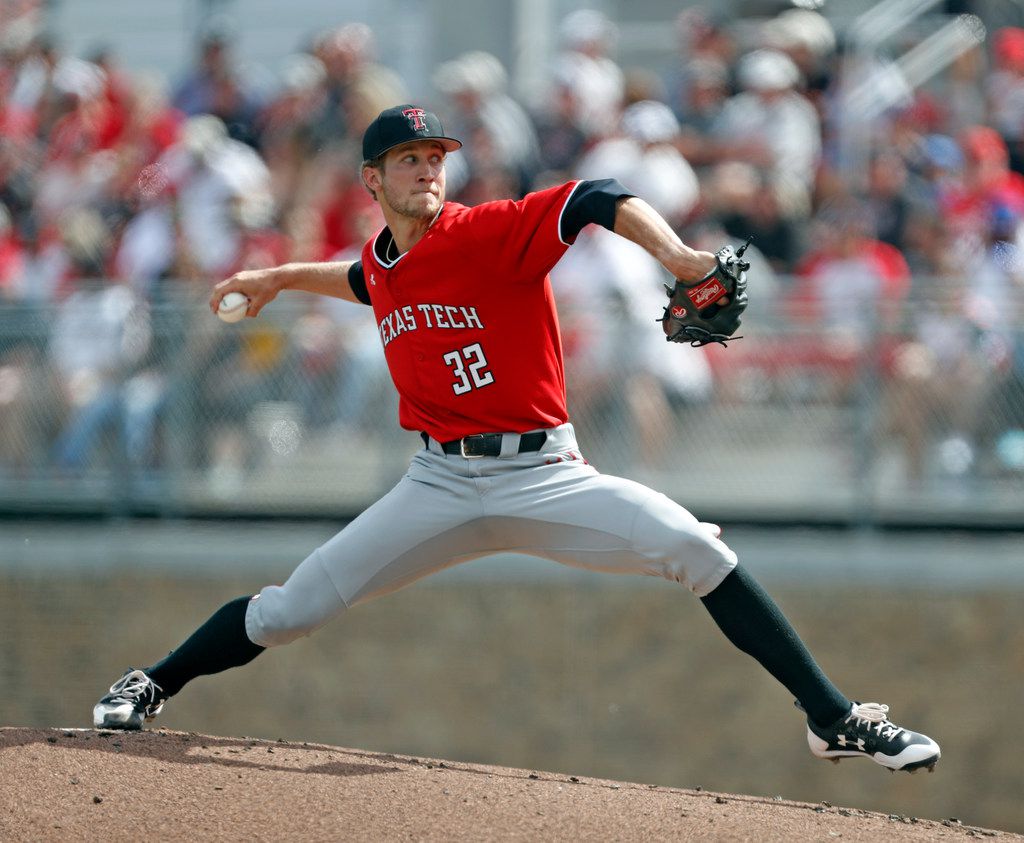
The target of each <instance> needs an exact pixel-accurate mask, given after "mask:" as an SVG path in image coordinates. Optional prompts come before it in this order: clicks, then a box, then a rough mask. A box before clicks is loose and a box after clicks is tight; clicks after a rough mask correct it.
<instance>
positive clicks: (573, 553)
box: [245, 424, 736, 647]
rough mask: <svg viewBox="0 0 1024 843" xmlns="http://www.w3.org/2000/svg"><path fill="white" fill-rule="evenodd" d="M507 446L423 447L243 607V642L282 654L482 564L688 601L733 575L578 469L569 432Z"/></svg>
mask: <svg viewBox="0 0 1024 843" xmlns="http://www.w3.org/2000/svg"><path fill="white" fill-rule="evenodd" d="M518 446H519V436H518V435H516V434H505V436H504V438H503V440H502V455H501V456H498V457H481V458H476V459H474V458H469V459H467V458H464V457H461V456H452V455H447V454H445V453H444V452H443V451H442V449H441V446H440V445H439V443H437V442H436V441H434V440H433V439H431V440H430V441H429V444H428V446H427V447H426V448H424V449H423V450H422V451H419V452H418V453H417V454H416V455H415V456H414V457H413V459H412V462H411V464H410V465H409V471H408V472H407V473H406V475H405V476H404V477H403V478H402V479H401V480H400V481H399V483H398V485H396V486H395V487H394V488H393V489H392V490H391V491H390V492H388V493H387V494H386V495H385V496H384V497H382V498H381V499H380V500H378V501H377V502H376V503H375V504H373V505H372V506H371V507H369V508H368V509H367V510H365V511H364V512H363V513H362V514H361V515H360V516H359V517H358V518H356V519H355V520H354V521H352V522H351V523H350V524H349V525H348V526H346V527H345V528H344V529H343V530H342V531H341V532H340V533H338V534H337V535H335V536H334V537H333V538H331V539H330V540H328V541H327V542H326V543H325V544H323V545H322V546H320V547H318V548H317V549H316V550H314V551H313V552H312V553H311V554H310V555H309V556H308V557H306V559H305V560H304V561H303V562H302V563H301V564H300V565H299V566H298V568H296V569H295V571H294V572H293V573H292V575H291V576H290V577H289V578H288V581H287V582H285V584H284V585H271V586H267V587H266V588H264V589H263V590H262V591H260V593H259V594H258V595H256V596H255V597H254V598H253V599H252V600H251V601H250V602H249V605H248V608H247V610H246V616H245V630H246V634H247V635H248V636H249V638H250V640H252V641H253V643H255V644H258V645H260V646H262V647H273V646H276V645H279V644H287V643H289V642H291V641H294V640H295V639H297V638H300V637H302V636H304V635H309V634H310V633H311V632H313V631H314V630H316V629H318V628H319V627H321V626H323V625H324V624H325V623H327V622H328V621H329V620H331V619H332V618H334V617H337V616H338V615H339V614H341V613H342V612H343V611H344V610H345V609H347V608H350V607H352V606H355V605H356V604H358V603H362V602H365V601H367V600H372V599H373V598H375V597H381V596H383V595H385V594H389V593H391V592H392V591H397V590H398V589H400V588H402V587H403V586H406V585H409V584H410V583H413V582H415V581H416V580H418V579H421V578H423V577H425V576H427V575H428V574H432V573H434V572H435V571H440V570H442V569H444V568H448V567H450V566H452V565H456V564H458V563H460V562H468V561H470V560H472V559H477V558H479V557H481V556H487V555H489V554H493V553H500V552H515V553H526V554H530V555H533V556H540V557H543V558H545V559H550V560H552V561H554V562H560V563H562V564H563V565H572V566H575V567H579V568H586V569H589V570H592V571H603V572H606V573H614V574H646V575H648V576H657V577H664V578H665V579H669V580H674V581H675V582H678V583H681V584H683V585H684V586H686V587H687V588H689V589H690V590H691V591H692V592H693V593H694V594H696V595H697V596H698V597H703V596H704V595H706V594H708V593H709V592H711V591H713V590H714V589H715V587H716V586H717V585H718V584H719V583H720V582H721V581H722V580H723V579H725V577H726V575H728V573H729V572H730V571H731V570H732V569H733V568H734V567H735V566H736V554H735V553H734V552H733V551H732V550H730V549H729V548H728V547H727V546H726V545H725V544H724V543H723V542H722V541H720V540H719V539H717V538H716V537H715V535H714V533H713V531H712V529H711V528H710V527H709V526H708V525H704V524H702V523H701V522H699V521H697V519H696V518H694V516H693V515H692V514H691V513H690V512H689V511H688V510H686V509H684V508H683V507H681V506H680V505H679V504H677V503H675V502H673V501H671V500H669V499H668V498H667V497H666V496H665V495H663V494H661V493H660V492H656V491H654V490H652V489H649V488H647V487H646V486H643V485H641V484H639V483H635V482H633V481H631V480H625V479H623V478H621V477H613V476H609V475H605V474H600V473H599V472H598V471H597V470H595V469H594V468H593V467H592V466H590V465H587V464H586V463H585V462H584V460H583V458H582V456H581V455H580V451H579V448H578V446H577V444H576V436H575V433H574V432H573V428H572V425H571V424H564V425H561V426H559V427H556V428H552V429H550V430H549V431H548V437H547V441H546V442H545V444H544V447H543V449H542V450H541V451H539V452H533V453H529V452H528V453H522V454H519V453H517V450H518Z"/></svg>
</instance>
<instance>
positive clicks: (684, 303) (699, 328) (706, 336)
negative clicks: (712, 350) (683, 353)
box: [658, 240, 750, 346]
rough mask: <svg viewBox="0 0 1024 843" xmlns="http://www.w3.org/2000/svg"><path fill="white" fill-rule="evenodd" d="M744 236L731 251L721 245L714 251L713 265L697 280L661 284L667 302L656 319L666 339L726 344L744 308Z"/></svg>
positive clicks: (745, 295) (745, 280)
mask: <svg viewBox="0 0 1024 843" xmlns="http://www.w3.org/2000/svg"><path fill="white" fill-rule="evenodd" d="M749 245H750V241H749V240H747V242H746V243H744V244H743V245H742V246H740V248H739V249H738V250H736V251H735V252H734V251H733V249H732V246H723V247H722V248H721V249H719V250H718V251H717V252H715V258H716V261H717V263H716V266H715V268H714V269H713V270H711V272H709V273H708V274H707V275H705V276H704V277H703V278H701V279H700V280H699V281H696V282H694V283H690V284H687V283H686V282H684V281H680V280H678V279H677V280H676V283H675V286H673V287H665V292H666V293H668V297H669V303H668V305H667V306H666V307H665V312H664V313H663V314H662V315H661V318H660V319H659V320H658V321H659V322H661V325H662V327H663V328H664V329H665V339H666V340H668V341H669V342H685V343H689V344H690V345H693V346H702V345H707V344H708V343H711V342H717V343H721V344H722V345H726V344H727V343H728V340H730V339H736V340H738V339H741V337H736V336H733V335H734V334H735V333H736V330H737V329H738V328H739V326H740V314H742V313H743V311H744V310H746V309H747V270H748V269H750V264H749V263H748V262H747V261H745V260H743V259H742V258H743V253H744V252H745V251H746V250H747V246H749Z"/></svg>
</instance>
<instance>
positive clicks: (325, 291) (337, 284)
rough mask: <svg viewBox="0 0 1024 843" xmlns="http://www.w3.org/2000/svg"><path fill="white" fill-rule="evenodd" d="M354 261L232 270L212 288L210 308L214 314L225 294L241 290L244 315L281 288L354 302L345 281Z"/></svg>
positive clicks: (256, 309) (259, 307)
mask: <svg viewBox="0 0 1024 843" xmlns="http://www.w3.org/2000/svg"><path fill="white" fill-rule="evenodd" d="M353 263H354V261H331V262H329V263H286V264H282V265H281V266H274V267H270V268H268V269H246V270H243V271H242V272H236V273H235V274H234V275H232V276H231V277H230V278H226V279H225V280H223V281H221V282H220V283H219V284H217V285H216V286H215V287H214V288H213V293H212V295H211V296H210V310H212V311H213V312H214V313H216V312H217V308H218V307H219V306H220V300H221V299H222V298H224V296H226V295H227V294H228V293H232V292H237V293H241V294H242V295H243V296H245V297H246V298H247V299H249V309H248V310H247V311H246V316H250V317H252V316H258V315H259V312H260V311H261V310H262V309H263V308H264V307H266V306H267V305H268V304H270V302H272V301H273V300H274V299H275V298H277V294H278V293H280V292H281V291H282V290H301V291H303V292H306V293H316V294H317V295H321V296H333V297H335V298H339V299H347V300H348V301H352V302H354V301H358V299H357V298H356V294H355V293H354V292H352V285H351V284H349V282H348V271H349V269H351V268H352V264H353Z"/></svg>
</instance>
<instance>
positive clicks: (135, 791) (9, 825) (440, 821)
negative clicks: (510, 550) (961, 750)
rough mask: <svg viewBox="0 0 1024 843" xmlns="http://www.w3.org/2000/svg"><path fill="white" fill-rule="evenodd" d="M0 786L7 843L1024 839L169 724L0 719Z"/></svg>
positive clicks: (942, 824)
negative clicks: (109, 728) (91, 725)
mask: <svg viewBox="0 0 1024 843" xmlns="http://www.w3.org/2000/svg"><path fill="white" fill-rule="evenodd" d="M879 774H880V775H886V774H885V773H884V772H881V771H879ZM918 775H922V774H918ZM0 781H2V784H0V839H2V840H5V841H7V840H18V841H22V840H25V841H27V840H32V841H37V840H61V841H63V840H100V839H111V840H127V839H142V838H145V839H157V840H185V839H188V840H289V841H290V840H340V839H345V840H451V839H465V840H531V841H532V840H574V839H583V840H645V841H646V840H692V839H701V840H706V839H715V840H757V841H762V840H836V839H841V840H844V841H861V840H862V841H877V840H883V839H884V840H887V841H888V840H922V841H923V840H936V839H943V840H950V841H953V840H961V839H965V838H967V837H974V838H977V837H979V836H986V837H998V838H1000V839H1004V840H1022V839H1024V838H1021V837H1019V836H1017V835H1014V834H1009V833H1006V832H993V831H987V830H984V829H978V828H970V827H967V826H964V825H961V824H960V823H959V822H958V821H956V820H953V819H951V818H947V819H945V820H944V821H932V820H924V819H917V818H914V817H900V816H896V815H889V816H887V815H885V814H875V813H869V812H866V811H861V810H856V809H849V810H848V809H844V808H841V807H834V806H831V805H809V804H806V803H801V802H790V801H786V800H781V799H764V798H754V797H749V796H733V795H731V794H718V793H707V792H704V791H700V790H679V789H675V788H665V787H657V786H654V785H643V784H631V783H626V782H613V781H606V780H599V779H592V778H587V777H581V776H573V775H571V774H563V773H545V772H540V771H530V770H513V769H509V768H504V767H487V766H484V765H480V764H466V763H461V762H451V761H437V760H430V759H424V758H410V757H408V756H399V755H387V754H381V753H375V752H362V751H359V750H352V749H340V748H338V747H332V746H324V745H320V744H306V743H294V742H283V741H278V742H273V741H266V740H256V739H253V738H215V737H209V736H206V735H198V734H194V733H184V732H170V731H163V730H159V731H152V732H136V733H130V732H129V733H124V732H106V731H98V732H97V731H92V730H81V729H19V728H0Z"/></svg>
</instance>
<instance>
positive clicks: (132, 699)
mask: <svg viewBox="0 0 1024 843" xmlns="http://www.w3.org/2000/svg"><path fill="white" fill-rule="evenodd" d="M162 693H163V688H161V687H160V686H159V685H157V684H156V683H155V682H153V680H152V679H150V678H149V677H148V676H146V674H145V673H143V672H142V671H141V670H133V669H132V668H128V670H126V671H125V673H124V676H122V677H121V678H120V679H118V680H117V681H116V682H115V683H114V684H113V685H111V686H110V693H108V694H107V695H106V696H105V697H103V699H101V700H100V701H99V702H98V703H96V705H95V706H94V707H93V710H92V725H93V726H95V727H96V728H97V729H127V730H132V731H134V730H137V729H141V728H142V724H143V723H146V722H148V721H150V720H152V719H153V718H154V717H156V716H157V715H158V714H159V713H160V709H162V708H163V707H164V699H165V698H164V697H162V696H161V694H162Z"/></svg>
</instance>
